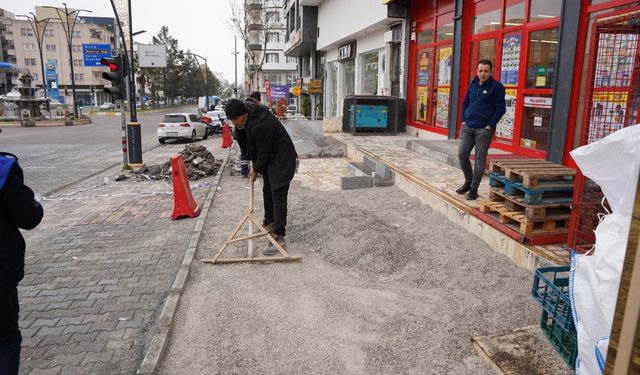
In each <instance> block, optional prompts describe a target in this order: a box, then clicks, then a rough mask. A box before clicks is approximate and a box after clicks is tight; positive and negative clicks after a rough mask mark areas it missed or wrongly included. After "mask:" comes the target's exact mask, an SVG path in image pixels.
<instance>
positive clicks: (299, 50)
mask: <svg viewBox="0 0 640 375" xmlns="http://www.w3.org/2000/svg"><path fill="white" fill-rule="evenodd" d="M300 9H301V25H300V28H299V29H296V30H293V31H292V32H290V33H289V37H288V39H287V40H286V41H285V44H284V49H283V51H284V54H285V55H286V56H290V57H302V56H304V55H306V54H308V53H310V52H312V51H314V50H315V48H316V41H317V40H318V8H317V7H309V6H305V7H300Z"/></svg>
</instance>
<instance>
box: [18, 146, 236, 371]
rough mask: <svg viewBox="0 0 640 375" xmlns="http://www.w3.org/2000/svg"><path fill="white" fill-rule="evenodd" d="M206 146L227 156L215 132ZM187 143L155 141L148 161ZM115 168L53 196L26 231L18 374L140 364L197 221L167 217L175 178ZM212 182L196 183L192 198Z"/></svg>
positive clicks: (201, 197)
mask: <svg viewBox="0 0 640 375" xmlns="http://www.w3.org/2000/svg"><path fill="white" fill-rule="evenodd" d="M202 143H203V144H204V145H205V146H207V148H208V149H209V150H210V151H211V152H212V153H214V155H215V156H216V158H222V157H224V156H226V155H227V154H228V150H222V149H221V148H220V139H219V138H214V139H213V140H207V141H204V142H202ZM183 147H184V144H177V145H169V144H168V145H165V146H164V147H158V148H155V149H153V150H150V151H147V152H145V153H144V160H145V162H146V163H147V164H148V165H150V164H155V163H161V162H164V161H166V160H168V159H169V158H170V156H171V155H173V154H175V153H177V152H178V151H180V150H181V149H182V148H183ZM119 173H120V167H115V168H111V169H109V170H107V171H105V172H103V173H100V174H99V175H97V176H96V177H93V178H90V179H89V180H86V181H84V182H82V183H77V184H73V185H70V186H68V187H66V188H64V189H63V190H62V191H59V192H57V193H56V194H58V195H56V196H53V197H49V198H48V199H47V200H45V202H44V211H45V216H44V219H43V222H42V223H41V225H40V226H39V227H38V228H36V229H35V230H33V231H29V232H25V238H26V242H27V250H26V270H25V271H26V272H25V274H26V276H25V278H24V280H23V281H22V282H21V283H20V285H19V295H20V304H21V314H20V326H21V328H22V334H23V349H22V353H21V373H30V374H39V373H46V374H132V373H135V372H136V370H137V369H138V366H139V365H140V363H141V361H142V357H143V355H144V351H145V347H146V346H147V345H148V341H149V337H150V335H151V334H152V333H153V329H152V327H153V325H154V324H156V321H157V320H158V316H159V314H160V312H161V307H162V305H163V303H164V301H165V300H166V299H167V296H168V295H169V292H170V290H171V288H172V283H173V282H174V279H175V278H176V274H177V273H178V270H179V268H180V266H181V262H182V261H183V258H185V254H186V252H187V249H188V244H189V243H190V239H192V237H193V234H194V233H195V234H198V235H199V231H200V230H201V228H198V227H197V225H196V223H197V222H198V220H197V219H183V220H179V221H171V219H170V215H171V212H172V209H173V195H172V186H171V182H167V181H135V180H133V179H128V180H125V181H122V182H115V181H114V180H113V178H114V177H115V176H116V175H117V174H119ZM106 179H108V180H106ZM214 181H215V178H214V177H207V178H205V179H201V180H198V181H196V182H194V183H192V186H193V195H194V198H195V199H196V201H197V202H199V203H200V204H203V203H204V200H205V197H207V194H208V192H209V191H214V190H215V187H214V186H215V184H214ZM196 238H197V237H196Z"/></svg>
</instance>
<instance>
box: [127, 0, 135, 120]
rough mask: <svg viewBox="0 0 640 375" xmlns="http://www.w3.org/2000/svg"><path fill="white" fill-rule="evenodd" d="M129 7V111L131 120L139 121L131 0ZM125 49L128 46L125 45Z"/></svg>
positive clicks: (129, 0)
mask: <svg viewBox="0 0 640 375" xmlns="http://www.w3.org/2000/svg"><path fill="white" fill-rule="evenodd" d="M127 3H128V7H129V51H130V53H131V54H130V55H129V56H130V57H131V58H130V59H129V61H130V62H131V64H130V65H129V67H130V69H129V87H130V97H129V113H131V122H138V113H137V112H136V111H137V109H136V79H135V77H134V74H133V73H134V72H133V22H131V18H133V17H131V0H128V1H127ZM124 47H125V51H126V48H127V46H126V45H125V46H124Z"/></svg>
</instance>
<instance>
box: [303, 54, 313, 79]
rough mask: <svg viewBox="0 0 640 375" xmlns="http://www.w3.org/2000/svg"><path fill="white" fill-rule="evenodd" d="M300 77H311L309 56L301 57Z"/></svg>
mask: <svg viewBox="0 0 640 375" xmlns="http://www.w3.org/2000/svg"><path fill="white" fill-rule="evenodd" d="M301 60H302V61H300V63H302V76H303V77H304V76H310V75H311V58H310V57H309V56H302V58H301Z"/></svg>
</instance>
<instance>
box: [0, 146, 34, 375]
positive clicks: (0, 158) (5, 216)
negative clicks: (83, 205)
mask: <svg viewBox="0 0 640 375" xmlns="http://www.w3.org/2000/svg"><path fill="white" fill-rule="evenodd" d="M42 215H43V210H42V206H41V205H40V203H38V202H37V201H36V200H35V196H34V194H33V191H31V189H29V188H28V187H27V186H26V185H25V184H24V182H23V175H22V169H21V168H20V165H18V158H16V157H15V156H14V155H11V154H7V153H1V152H0V374H7V375H13V374H17V373H18V368H19V366H20V344H21V342H22V336H21V334H20V328H19V326H18V313H19V310H20V308H19V305H18V283H19V282H20V280H22V278H23V277H24V251H25V242H24V238H23V237H22V234H21V233H20V230H19V229H33V228H35V227H36V226H37V225H38V224H40V220H42Z"/></svg>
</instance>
